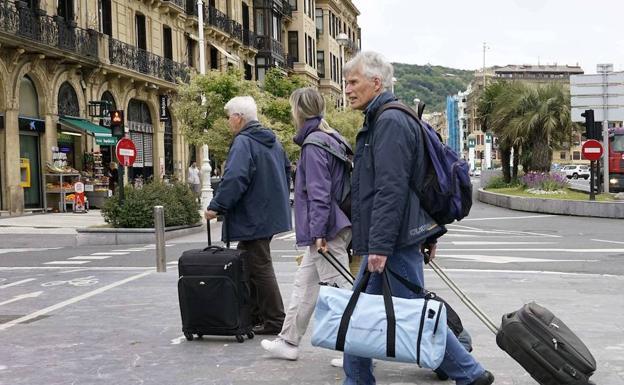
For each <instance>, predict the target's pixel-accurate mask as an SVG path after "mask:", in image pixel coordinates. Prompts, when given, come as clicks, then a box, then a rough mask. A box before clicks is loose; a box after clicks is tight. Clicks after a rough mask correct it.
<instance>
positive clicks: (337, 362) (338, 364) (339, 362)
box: [330, 357, 342, 368]
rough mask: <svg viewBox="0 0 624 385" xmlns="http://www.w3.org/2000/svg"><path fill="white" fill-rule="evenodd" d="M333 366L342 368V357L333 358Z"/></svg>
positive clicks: (331, 362)
mask: <svg viewBox="0 0 624 385" xmlns="http://www.w3.org/2000/svg"><path fill="white" fill-rule="evenodd" d="M330 364H331V366H333V367H334V368H342V357H340V358H332V360H331V361H330Z"/></svg>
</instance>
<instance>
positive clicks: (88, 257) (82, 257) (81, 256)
mask: <svg viewBox="0 0 624 385" xmlns="http://www.w3.org/2000/svg"><path fill="white" fill-rule="evenodd" d="M110 257H111V256H110V255H77V256H75V257H71V258H67V259H92V260H101V259H108V258H110Z"/></svg>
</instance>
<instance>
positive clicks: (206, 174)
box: [197, 0, 212, 208]
mask: <svg viewBox="0 0 624 385" xmlns="http://www.w3.org/2000/svg"><path fill="white" fill-rule="evenodd" d="M203 8H204V7H203V1H202V0H197V24H198V27H199V73H200V74H202V75H205V74H206V47H205V45H204V44H205V43H204V12H203ZM205 101H206V98H205V97H204V96H203V95H202V104H204V103H205ZM200 170H201V184H202V188H201V206H202V208H206V207H208V204H209V203H210V201H211V200H212V186H211V184H210V173H211V171H212V167H211V166H210V152H209V150H208V145H207V144H204V145H203V146H202V163H201V168H200Z"/></svg>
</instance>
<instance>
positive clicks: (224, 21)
mask: <svg viewBox="0 0 624 385" xmlns="http://www.w3.org/2000/svg"><path fill="white" fill-rule="evenodd" d="M204 20H205V22H206V24H208V25H210V26H212V27H214V28H216V29H218V30H220V31H222V32H225V33H227V34H228V35H230V36H231V37H232V38H234V39H236V40H238V41H240V42H242V43H243V45H245V46H247V47H251V48H258V47H256V39H255V34H254V33H253V32H252V31H249V30H246V29H244V28H243V26H242V25H241V24H240V23H238V22H236V21H234V20H231V19H229V18H228V17H227V15H226V14H225V13H223V12H221V11H219V10H218V9H216V8H215V7H204Z"/></svg>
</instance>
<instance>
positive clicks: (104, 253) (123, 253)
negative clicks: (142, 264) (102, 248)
mask: <svg viewBox="0 0 624 385" xmlns="http://www.w3.org/2000/svg"><path fill="white" fill-rule="evenodd" d="M127 254H130V253H128V252H120V251H113V252H111V251H107V252H102V253H91V255H109V256H110V255H127Z"/></svg>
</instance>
